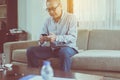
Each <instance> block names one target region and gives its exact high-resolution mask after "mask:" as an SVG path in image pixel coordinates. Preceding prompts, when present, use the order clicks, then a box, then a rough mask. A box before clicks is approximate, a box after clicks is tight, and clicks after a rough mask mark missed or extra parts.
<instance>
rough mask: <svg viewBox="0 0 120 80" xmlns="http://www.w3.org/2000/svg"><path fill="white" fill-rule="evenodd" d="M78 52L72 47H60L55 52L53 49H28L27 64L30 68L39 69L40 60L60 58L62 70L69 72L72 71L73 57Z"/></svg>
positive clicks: (38, 47)
mask: <svg viewBox="0 0 120 80" xmlns="http://www.w3.org/2000/svg"><path fill="white" fill-rule="evenodd" d="M76 53H77V51H76V50H75V49H73V48H71V47H68V46H65V47H59V48H56V49H54V50H52V49H51V47H43V46H34V47H29V48H28V49H27V54H26V55H27V63H28V66H29V67H39V59H48V58H52V57H54V58H59V60H60V65H61V66H60V67H61V70H63V71H65V72H69V71H70V70H71V63H72V60H71V57H72V56H73V55H75V54H76Z"/></svg>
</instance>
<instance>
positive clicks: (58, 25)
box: [43, 11, 77, 50]
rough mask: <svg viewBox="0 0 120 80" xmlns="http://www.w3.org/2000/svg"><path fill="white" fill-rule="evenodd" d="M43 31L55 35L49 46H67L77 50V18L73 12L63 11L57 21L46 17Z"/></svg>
mask: <svg viewBox="0 0 120 80" xmlns="http://www.w3.org/2000/svg"><path fill="white" fill-rule="evenodd" d="M43 33H46V34H48V35H49V34H50V33H54V34H56V35H57V37H56V41H55V42H54V43H51V47H58V46H69V47H72V48H74V49H76V50H77V47H76V40H77V19H76V17H75V16H74V15H73V14H70V13H67V12H64V11H63V12H62V16H61V18H60V20H59V21H58V22H55V21H54V20H53V18H52V17H50V18H48V19H47V21H46V22H45V25H44V27H43Z"/></svg>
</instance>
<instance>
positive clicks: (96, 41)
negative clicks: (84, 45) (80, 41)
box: [88, 30, 120, 50]
mask: <svg viewBox="0 0 120 80" xmlns="http://www.w3.org/2000/svg"><path fill="white" fill-rule="evenodd" d="M88 50H120V30H92V31H90V34H89V42H88Z"/></svg>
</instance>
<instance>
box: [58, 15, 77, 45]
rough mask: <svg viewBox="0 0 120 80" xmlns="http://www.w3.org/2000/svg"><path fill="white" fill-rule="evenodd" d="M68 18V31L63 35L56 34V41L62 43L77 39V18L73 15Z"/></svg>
mask: <svg viewBox="0 0 120 80" xmlns="http://www.w3.org/2000/svg"><path fill="white" fill-rule="evenodd" d="M68 18H69V25H68V31H67V33H66V34H65V35H57V38H56V41H57V42H63V43H72V42H75V41H76V40H77V19H76V17H75V16H74V15H71V16H70V17H68Z"/></svg>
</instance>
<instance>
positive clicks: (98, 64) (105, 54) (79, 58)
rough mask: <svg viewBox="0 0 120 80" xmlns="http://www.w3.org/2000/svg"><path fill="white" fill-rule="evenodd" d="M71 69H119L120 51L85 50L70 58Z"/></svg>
mask: <svg viewBox="0 0 120 80" xmlns="http://www.w3.org/2000/svg"><path fill="white" fill-rule="evenodd" d="M72 60H73V62H72V68H73V69H88V70H106V71H120V51H117V50H116V51H115V50H87V51H84V52H82V53H79V54H76V55H75V56H73V58H72Z"/></svg>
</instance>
